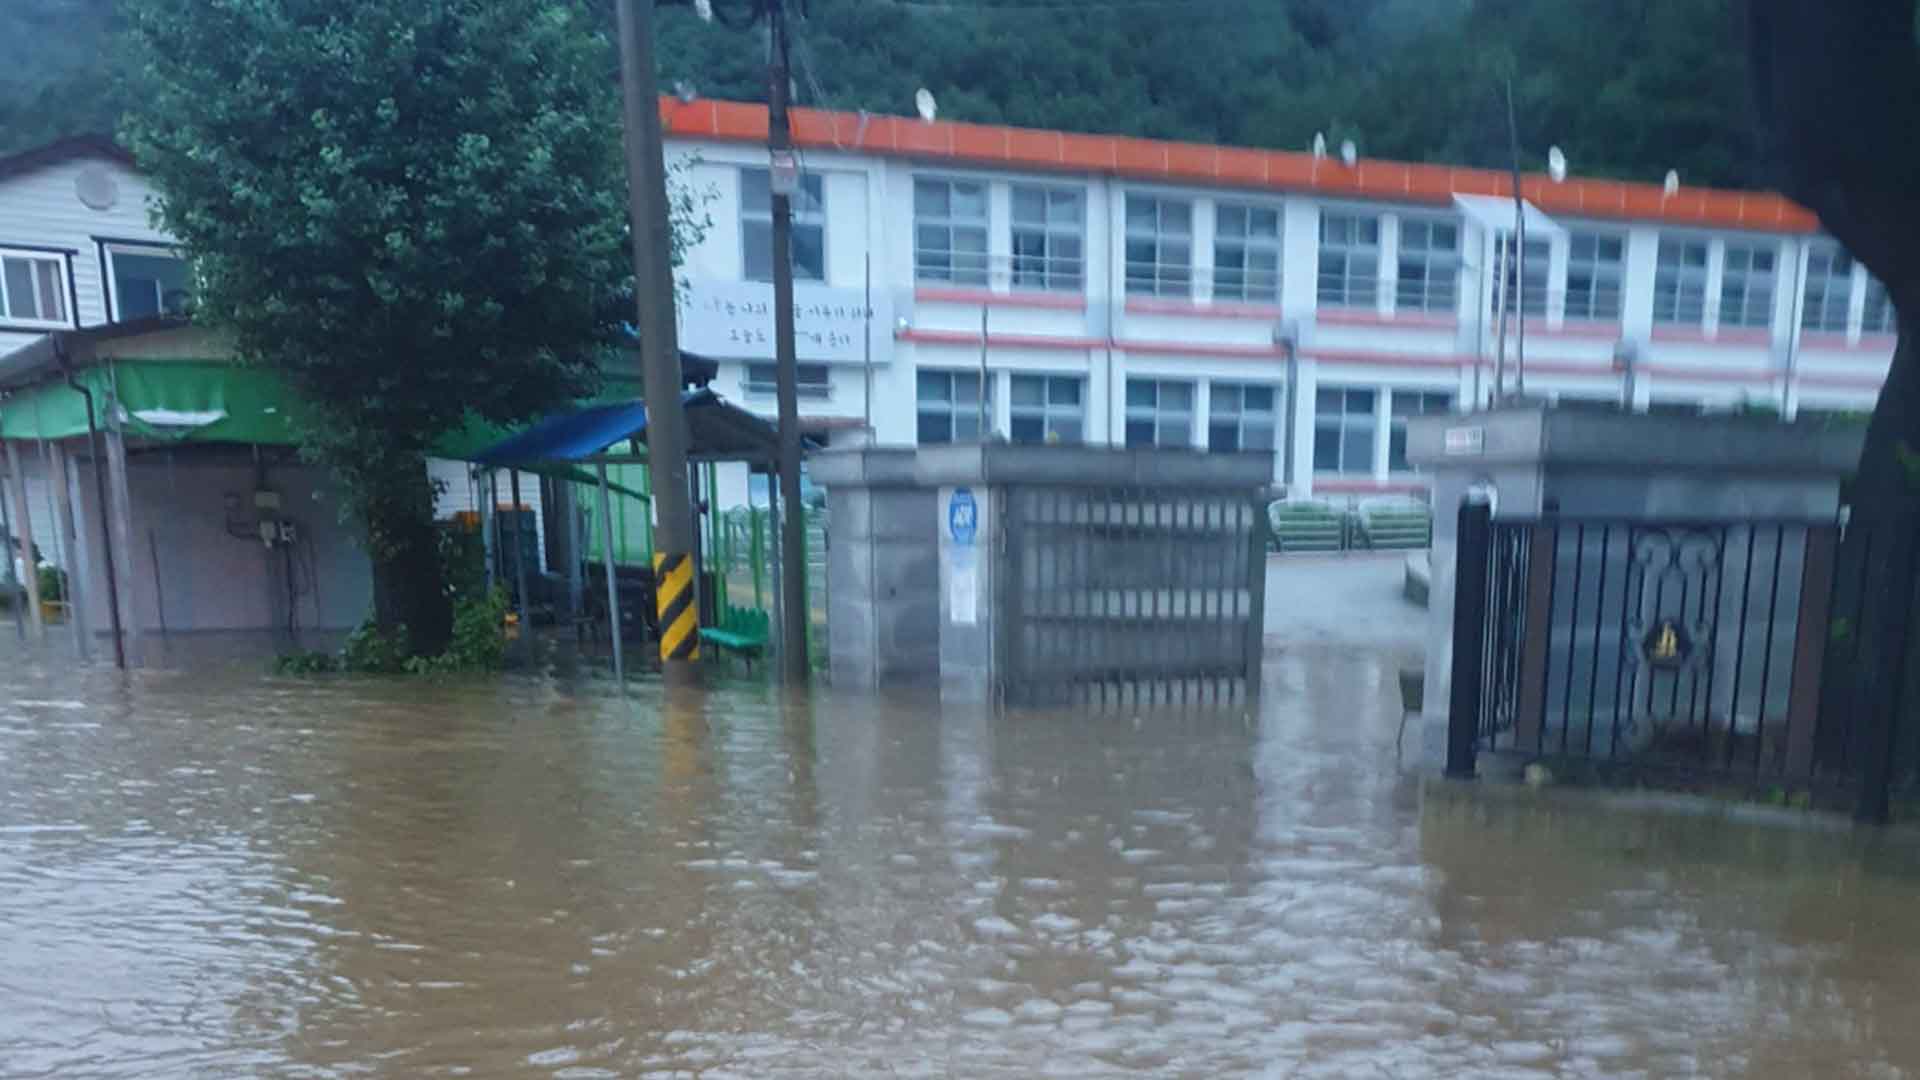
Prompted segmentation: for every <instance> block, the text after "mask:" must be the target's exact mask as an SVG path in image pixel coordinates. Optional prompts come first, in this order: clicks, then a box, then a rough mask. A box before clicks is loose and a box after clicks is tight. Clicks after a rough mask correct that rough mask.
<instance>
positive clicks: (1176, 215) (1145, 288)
mask: <svg viewBox="0 0 1920 1080" xmlns="http://www.w3.org/2000/svg"><path fill="white" fill-rule="evenodd" d="M1127 291H1128V292H1130V293H1144V294H1146V295H1149V296H1189V295H1191V294H1192V292H1193V207H1192V206H1191V205H1190V204H1188V203H1186V202H1183V201H1181V200H1179V199H1162V198H1154V197H1153V196H1149V195H1128V196H1127Z"/></svg>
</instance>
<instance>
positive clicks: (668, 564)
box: [609, 0, 791, 685]
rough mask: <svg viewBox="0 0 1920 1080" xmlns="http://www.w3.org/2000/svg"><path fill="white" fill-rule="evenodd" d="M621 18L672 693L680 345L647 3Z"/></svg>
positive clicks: (680, 557)
mask: <svg viewBox="0 0 1920 1080" xmlns="http://www.w3.org/2000/svg"><path fill="white" fill-rule="evenodd" d="M618 10H619V20H620V72H621V78H620V85H621V90H622V97H623V99H624V107H625V112H626V149H627V195H628V199H629V214H630V215H631V221H632V233H633V291H634V299H635V301H636V303H637V305H638V307H639V309H640V310H639V321H638V323H637V325H638V326H639V329H640V366H641V374H642V376H643V378H644V381H645V389H646V395H647V468H648V470H649V472H650V473H651V474H652V480H653V483H652V488H653V512H654V517H655V521H654V528H653V574H654V594H655V601H656V608H657V611H658V614H659V617H660V664H661V668H662V669H663V671H664V673H665V676H666V681H667V683H668V684H669V685H684V684H690V683H693V682H695V681H697V679H698V677H699V669H698V668H697V666H696V665H695V661H697V660H698V659H699V657H700V633H699V626H700V611H699V604H698V603H696V596H695V590H696V588H697V586H696V585H695V574H694V572H693V509H692V507H691V505H689V502H688V498H687V417H686V412H685V411H684V410H683V409H682V407H681V404H680V342H679V337H678V334H677V329H676V327H675V325H674V301H673V267H672V262H671V259H672V254H671V253H672V247H671V244H672V239H673V237H672V232H671V229H672V226H671V225H670V224H669V222H668V220H667V166H666V158H665V154H664V151H663V150H662V148H661V131H660V88H659V85H658V78H657V76H656V75H655V74H654V68H653V0H618ZM789 336H791V332H789ZM782 400H783V401H784V400H785V398H784V397H783V398H782ZM609 584H611V582H610V583H609ZM613 632H614V633H615V634H618V633H619V632H620V628H619V627H618V626H616V627H614V628H613Z"/></svg>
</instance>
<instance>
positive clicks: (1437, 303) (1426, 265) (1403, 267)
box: [1394, 218, 1460, 312]
mask: <svg viewBox="0 0 1920 1080" xmlns="http://www.w3.org/2000/svg"><path fill="white" fill-rule="evenodd" d="M1459 270H1460V227H1459V226H1458V225H1455V224H1454V223H1452V222H1450V221H1420V220H1417V219H1412V218H1409V219H1405V220H1402V221H1401V222H1400V282H1399V285H1398V286H1396V287H1395V289H1394V306H1395V307H1396V308H1398V309H1399V310H1401V311H1439V312H1450V311H1452V310H1454V300H1455V292H1456V288H1457V285H1458V282H1459V278H1460V273H1459Z"/></svg>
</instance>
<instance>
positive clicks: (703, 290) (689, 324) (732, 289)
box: [680, 279, 877, 364]
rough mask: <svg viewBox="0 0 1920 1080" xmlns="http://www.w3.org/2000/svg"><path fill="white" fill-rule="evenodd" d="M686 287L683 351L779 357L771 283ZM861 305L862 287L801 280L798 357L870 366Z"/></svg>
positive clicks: (796, 300)
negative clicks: (774, 336) (774, 354)
mask: <svg viewBox="0 0 1920 1080" xmlns="http://www.w3.org/2000/svg"><path fill="white" fill-rule="evenodd" d="M682 283H683V285H684V286H685V287H684V288H683V289H682V290H681V293H680V298H681V304H680V347H681V348H682V349H685V350H686V351H688V352H690V353H697V354H699V355H701V356H707V357H712V358H714V359H722V360H772V359H773V284H772V283H771V282H764V281H716V280H712V279H695V280H692V281H686V280H684V279H683V282H682ZM861 303H862V297H861V294H860V290H858V289H836V288H831V287H829V286H826V285H820V284H817V283H812V282H804V281H798V282H795V283H794V287H793V343H794V354H795V355H796V356H797V357H798V358H799V359H800V360H802V361H806V362H809V363H826V364H859V363H864V362H865V360H866V350H865V344H866V336H865V335H866V334H867V330H868V319H867V313H866V311H865V310H864V309H863V308H862V306H861ZM876 359H877V358H876Z"/></svg>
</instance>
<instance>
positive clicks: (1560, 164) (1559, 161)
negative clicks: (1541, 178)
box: [1547, 146, 1567, 184]
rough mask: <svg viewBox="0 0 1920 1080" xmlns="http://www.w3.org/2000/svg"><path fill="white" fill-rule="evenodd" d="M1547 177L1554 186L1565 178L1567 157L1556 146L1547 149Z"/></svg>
mask: <svg viewBox="0 0 1920 1080" xmlns="http://www.w3.org/2000/svg"><path fill="white" fill-rule="evenodd" d="M1547 175H1548V176H1551V177H1553V182H1554V183H1556V184H1558V183H1561V182H1563V181H1565V180H1566V178H1567V155H1566V154H1565V153H1564V152H1563V151H1561V149H1560V148H1559V147H1557V146H1549V147H1547Z"/></svg>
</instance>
